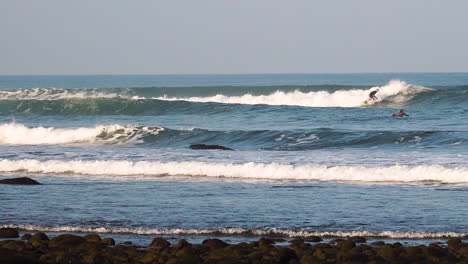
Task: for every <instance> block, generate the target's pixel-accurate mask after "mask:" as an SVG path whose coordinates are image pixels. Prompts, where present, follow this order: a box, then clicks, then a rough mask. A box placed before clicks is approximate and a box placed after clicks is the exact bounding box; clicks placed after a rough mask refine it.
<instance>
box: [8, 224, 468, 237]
mask: <svg viewBox="0 0 468 264" xmlns="http://www.w3.org/2000/svg"><path fill="white" fill-rule="evenodd" d="M0 227H10V228H18V229H21V230H25V231H38V232H77V233H100V234H136V235H198V236H207V235H215V236H216V235H224V236H245V237H257V236H271V237H308V236H320V237H331V238H335V237H352V236H362V237H368V238H390V239H397V238H398V239H425V238H426V239H428V238H449V237H465V236H468V233H456V232H419V231H406V232H405V231H383V232H372V231H313V230H289V229H279V228H219V229H182V228H159V229H158V228H123V227H113V228H112V227H79V226H40V225H0Z"/></svg>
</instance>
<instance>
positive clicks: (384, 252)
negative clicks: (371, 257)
mask: <svg viewBox="0 0 468 264" xmlns="http://www.w3.org/2000/svg"><path fill="white" fill-rule="evenodd" d="M377 255H378V256H380V257H381V258H383V259H385V260H387V261H390V262H393V261H395V260H396V258H397V256H398V251H397V250H396V249H395V248H393V247H392V246H391V245H389V244H386V245H384V246H382V247H381V248H379V249H377Z"/></svg>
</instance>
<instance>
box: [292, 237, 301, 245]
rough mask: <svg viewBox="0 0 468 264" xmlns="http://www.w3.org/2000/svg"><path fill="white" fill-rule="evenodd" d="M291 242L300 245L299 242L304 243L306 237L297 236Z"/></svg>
mask: <svg viewBox="0 0 468 264" xmlns="http://www.w3.org/2000/svg"><path fill="white" fill-rule="evenodd" d="M289 243H290V244H293V245H298V244H304V239H303V238H300V237H295V238H293V239H291V240H290V241H289Z"/></svg>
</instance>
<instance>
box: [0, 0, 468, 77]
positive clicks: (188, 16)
mask: <svg viewBox="0 0 468 264" xmlns="http://www.w3.org/2000/svg"><path fill="white" fill-rule="evenodd" d="M466 10H468V1H463V0H451V1H439V0H413V1H403V0H395V1H375V0H355V1H325V0H316V1H306V0H294V1H290V2H284V1H280V0H257V1H247V0H239V1H235V2H232V1H224V0H200V1H189V0H181V1H165V0H159V1H152V0H140V1H136V2H129V1H125V0H100V1H92V0H82V1H79V2H75V1H59V0H43V1H34V0H3V1H2V3H0V36H1V39H0V75H166V74H179V75H190V74H282V73H284V74H295V73H298V74H301V73H306V74H307V73H316V74H327V73H330V74H334V73H337V74H347V73H351V74H352V73H419V72H420V73H439V72H440V73H446V72H468V63H466V62H467V61H468V52H467V49H466V47H468V34H466V31H467V28H468V16H466V14H465V13H466Z"/></svg>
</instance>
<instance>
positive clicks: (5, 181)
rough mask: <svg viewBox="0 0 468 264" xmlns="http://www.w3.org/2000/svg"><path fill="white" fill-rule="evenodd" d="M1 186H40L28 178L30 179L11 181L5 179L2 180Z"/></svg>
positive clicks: (23, 178)
mask: <svg viewBox="0 0 468 264" xmlns="http://www.w3.org/2000/svg"><path fill="white" fill-rule="evenodd" d="M0 183H1V184H21V185H38V184H40V183H39V182H37V181H35V180H33V179H31V178H28V177H21V178H11V179H3V180H0Z"/></svg>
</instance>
